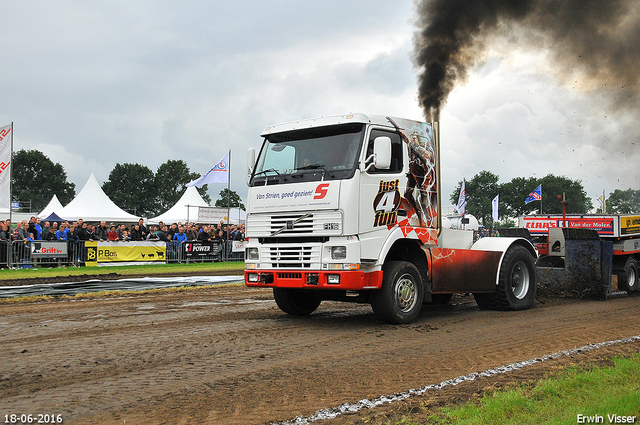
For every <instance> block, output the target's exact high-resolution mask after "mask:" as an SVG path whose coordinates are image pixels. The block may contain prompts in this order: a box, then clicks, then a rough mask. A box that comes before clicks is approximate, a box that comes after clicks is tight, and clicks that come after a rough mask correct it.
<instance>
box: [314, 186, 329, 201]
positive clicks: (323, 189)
mask: <svg viewBox="0 0 640 425" xmlns="http://www.w3.org/2000/svg"><path fill="white" fill-rule="evenodd" d="M328 187H329V183H322V184H319V185H318V187H316V194H315V196H314V197H313V199H322V198H324V197H325V196H327V192H328V189H327V188H328Z"/></svg>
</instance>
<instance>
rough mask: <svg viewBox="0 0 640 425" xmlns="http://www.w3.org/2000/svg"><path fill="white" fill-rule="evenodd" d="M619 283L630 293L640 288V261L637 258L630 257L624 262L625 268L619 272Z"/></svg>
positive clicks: (621, 287)
mask: <svg viewBox="0 0 640 425" xmlns="http://www.w3.org/2000/svg"><path fill="white" fill-rule="evenodd" d="M618 283H619V284H620V289H624V290H625V291H627V292H628V293H629V294H631V293H633V292H636V291H637V290H638V262H637V261H636V259H635V258H633V257H629V258H628V259H627V262H626V263H625V264H624V270H623V271H622V272H620V273H618Z"/></svg>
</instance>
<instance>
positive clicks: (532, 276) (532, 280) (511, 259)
mask: <svg viewBox="0 0 640 425" xmlns="http://www.w3.org/2000/svg"><path fill="white" fill-rule="evenodd" d="M473 295H474V298H475V299H476V302H477V303H478V306H479V307H480V308H481V309H495V310H525V309H527V308H529V307H531V305H532V304H533V301H534V300H535V298H536V268H535V263H534V259H533V256H532V255H531V254H530V253H529V251H528V250H527V249H526V248H524V247H522V246H518V245H512V246H510V247H509V249H507V252H506V253H505V255H504V258H503V259H502V265H501V267H500V271H499V277H498V285H497V286H496V291H495V292H493V293H490V294H473Z"/></svg>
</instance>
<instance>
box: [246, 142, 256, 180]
mask: <svg viewBox="0 0 640 425" xmlns="http://www.w3.org/2000/svg"><path fill="white" fill-rule="evenodd" d="M255 165H256V148H249V150H248V151H247V184H249V182H250V181H251V174H253V168H254V167H255Z"/></svg>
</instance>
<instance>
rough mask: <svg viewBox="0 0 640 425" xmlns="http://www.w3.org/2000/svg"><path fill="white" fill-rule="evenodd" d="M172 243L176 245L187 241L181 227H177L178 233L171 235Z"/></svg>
mask: <svg viewBox="0 0 640 425" xmlns="http://www.w3.org/2000/svg"><path fill="white" fill-rule="evenodd" d="M173 241H174V243H176V245H178V244H181V243H182V242H186V241H187V235H186V234H185V233H184V228H183V227H182V226H181V227H178V233H176V234H175V235H173Z"/></svg>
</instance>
